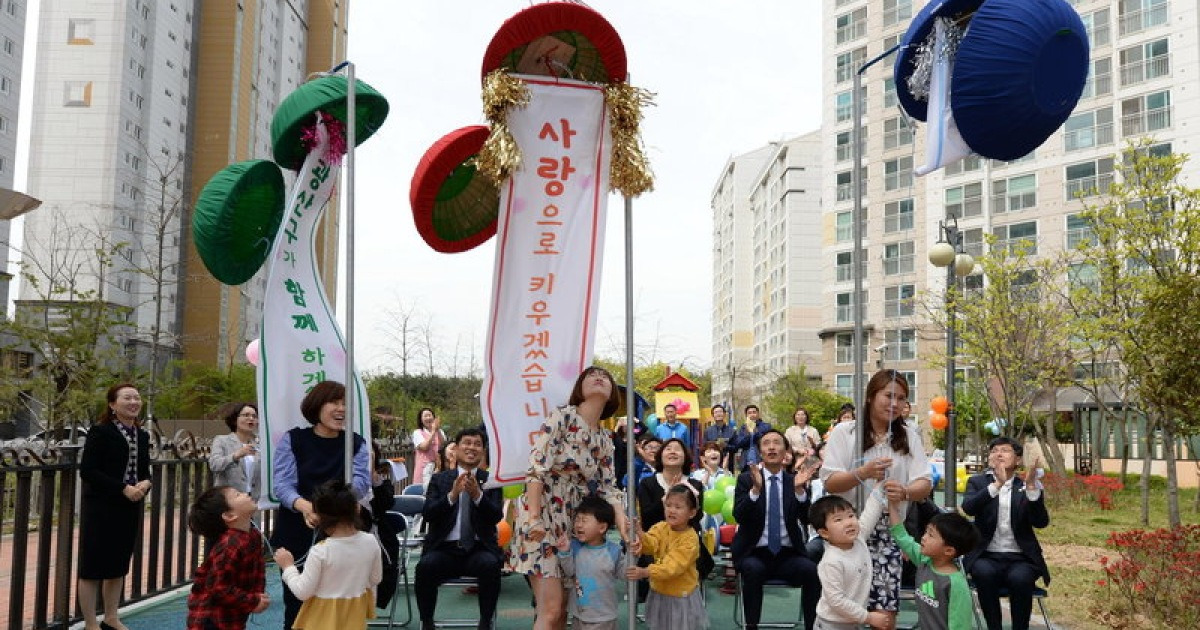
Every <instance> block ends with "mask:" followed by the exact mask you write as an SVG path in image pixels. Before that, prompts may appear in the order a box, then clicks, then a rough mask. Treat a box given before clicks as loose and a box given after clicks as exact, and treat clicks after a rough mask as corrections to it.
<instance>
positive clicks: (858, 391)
mask: <svg viewBox="0 0 1200 630" xmlns="http://www.w3.org/2000/svg"><path fill="white" fill-rule="evenodd" d="M900 46H902V44H897V45H895V46H892V47H891V48H889V49H887V50H886V51H884V53H883V54H882V55H879V56H878V57H876V58H874V59H872V60H870V61H868V62H867V63H864V64H863V65H862V66H861V67H860V68H859V69H858V72H855V73H854V92H853V93H852V94H851V97H852V99H853V102H854V134H853V135H852V136H851V139H850V140H851V142H852V143H853V144H854V146H853V147H852V149H853V154H854V171H853V172H852V173H851V174H850V181H851V182H853V185H854V213H853V216H851V219H852V220H853V221H854V255H853V256H852V257H851V261H850V262H851V263H852V264H853V265H854V293H853V294H852V295H851V296H850V304H851V306H852V307H853V308H854V343H853V344H852V345H851V346H850V349H851V351H852V352H854V413H855V423H856V426H857V427H858V432H857V433H856V434H855V435H856V436H858V437H857V439H855V441H854V442H855V444H854V453H855V456H854V461H855V462H861V460H862V457H863V450H862V437H861V436H862V435H863V433H864V432H866V431H867V427H866V420H865V414H864V413H863V395H864V394H865V392H864V391H863V390H864V389H865V386H866V382H865V378H864V377H865V374H864V372H865V369H864V366H863V300H862V285H863V256H864V253H863V225H862V224H863V218H864V217H863V206H862V199H863V181H862V162H863V149H862V134H863V131H862V117H863V111H862V107H863V104H862V96H861V93H862V75H863V73H864V72H866V71H867V68H870V67H871V66H873V65H875V64H876V63H879V62H880V61H883V60H884V59H886V58H887V57H888V56H889V55H891V54H892V53H894V52H896V51H897V50H898V49H899V48H900ZM863 498H864V497H863V496H862V485H861V484H860V485H859V486H856V491H855V503H856V504H857V505H859V506H861V505H862V504H863Z"/></svg>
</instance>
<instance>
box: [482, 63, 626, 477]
mask: <svg viewBox="0 0 1200 630" xmlns="http://www.w3.org/2000/svg"><path fill="white" fill-rule="evenodd" d="M519 78H521V79H522V80H523V81H525V83H526V84H527V86H528V88H529V91H530V102H529V104H528V105H527V106H526V107H523V108H519V109H518V108H513V109H511V110H510V111H509V113H508V125H509V127H510V129H511V130H512V134H513V138H514V139H515V140H516V143H517V146H519V147H520V149H521V154H522V158H523V159H522V165H521V167H520V168H519V169H518V170H517V171H516V172H515V173H514V174H513V176H512V177H511V178H510V179H509V181H508V182H507V183H506V184H505V185H504V186H502V187H501V191H500V217H499V221H498V223H497V231H496V234H497V244H496V266H495V276H494V278H493V280H492V309H491V317H490V320H489V322H488V337H487V345H486V347H485V348H484V378H483V388H482V390H481V393H480V396H479V401H480V406H481V407H482V410H483V420H484V426H485V427H486V428H487V431H488V435H489V438H490V439H489V444H490V447H489V451H490V455H491V465H492V479H493V480H494V481H495V482H497V483H500V484H504V483H517V482H521V481H524V479H525V471H526V469H527V468H528V466H529V447H530V445H531V444H532V441H533V436H535V435H536V434H537V432H538V431H539V430H540V429H541V425H542V422H543V420H544V418H545V417H546V415H547V414H548V413H549V412H550V410H551V409H553V408H554V407H555V406H558V405H563V404H566V402H567V398H568V396H569V395H570V393H571V391H570V390H571V386H572V385H573V384H574V382H575V378H576V377H577V376H578V375H579V373H580V371H582V370H583V368H585V367H587V366H588V365H589V364H590V363H591V360H592V341H593V339H594V338H595V332H596V310H597V307H598V302H599V297H598V296H599V293H600V270H601V267H602V265H603V254H604V224H605V208H606V204H607V195H608V164H609V153H610V147H609V129H608V120H607V115H606V110H605V107H604V93H603V92H602V91H601V87H600V86H596V85H592V84H588V83H582V82H576V81H566V80H559V81H547V80H543V79H541V78H536V77H525V76H522V77H519Z"/></svg>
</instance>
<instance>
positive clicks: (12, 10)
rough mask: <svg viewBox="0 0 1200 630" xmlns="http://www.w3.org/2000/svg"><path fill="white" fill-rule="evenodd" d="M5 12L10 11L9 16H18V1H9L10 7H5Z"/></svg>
mask: <svg viewBox="0 0 1200 630" xmlns="http://www.w3.org/2000/svg"><path fill="white" fill-rule="evenodd" d="M4 10H5V11H8V14H9V15H16V14H17V2H16V0H9V2H8V6H6V7H4Z"/></svg>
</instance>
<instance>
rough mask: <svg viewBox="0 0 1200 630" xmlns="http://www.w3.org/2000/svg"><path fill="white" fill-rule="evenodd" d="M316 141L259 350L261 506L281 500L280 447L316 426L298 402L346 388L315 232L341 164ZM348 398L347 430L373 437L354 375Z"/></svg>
mask: <svg viewBox="0 0 1200 630" xmlns="http://www.w3.org/2000/svg"><path fill="white" fill-rule="evenodd" d="M317 137H318V143H317V145H316V146H315V147H313V149H312V150H311V151H310V152H309V154H308V157H307V158H306V159H305V160H304V166H303V167H301V169H300V171H299V173H298V174H297V175H296V181H295V183H294V184H293V186H292V194H291V195H290V196H289V198H288V204H287V206H286V212H285V214H284V218H283V225H281V226H280V228H279V233H278V234H276V235H275V243H274V245H273V248H272V250H271V259H270V261H269V262H268V264H269V265H270V267H269V269H268V272H267V288H266V291H265V297H264V298H263V321H262V337H261V341H260V346H259V349H260V350H259V361H258V370H257V373H256V376H257V384H258V413H259V418H260V419H259V427H258V434H259V441H260V444H261V448H260V450H259V455H260V456H261V457H262V462H261V465H260V467H259V470H260V475H261V480H262V497H261V498H260V500H259V504H260V506H262V507H264V508H265V507H272V506H274V505H276V504H277V503H278V498H277V497H276V496H275V492H274V486H273V470H272V469H273V467H274V466H273V465H274V461H275V458H274V455H275V451H276V446H277V445H278V444H279V440H280V439H281V438H282V437H283V435H284V434H285V433H287V432H288V431H289V430H290V429H292V428H295V427H306V426H310V425H309V423H308V421H307V420H305V419H304V416H302V415H300V402H301V401H302V400H303V399H304V396H305V394H307V393H308V391H309V390H311V389H312V388H313V386H314V385H316V384H317V383H319V382H321V381H338V382H341V383H346V343H345V340H344V339H343V338H342V331H341V329H340V328H339V327H338V323H337V320H336V319H335V318H334V309H333V306H332V305H331V304H330V303H329V299H328V298H327V297H326V294H325V288H324V284H323V283H322V281H321V270H320V269H319V268H318V267H317V257H316V250H315V247H316V240H317V227H318V224H319V222H320V218H321V214H322V213H323V212H324V210H325V207H326V205H328V203H329V199H330V197H331V196H332V194H333V190H334V185H335V184H336V183H337V178H338V173H339V172H340V170H341V168H340V166H339V165H336V164H331V163H330V161H329V159H328V157H327V156H326V151H327V149H328V146H329V134H328V132H327V131H326V129H325V125H324V124H323V123H320V122H318V123H317ZM346 392H347V394H346V395H347V396H351V395H353V396H355V399H354V402H355V417H354V418H350V417H347V418H346V425H347V427H350V428H352V429H353V430H354V432H355V433H357V434H359V435H361V436H363V437H364V438H367V439H368V440H369V439H370V436H371V425H370V414H369V413H368V411H367V409H368V407H367V404H368V403H367V391H366V388H365V387H363V383H362V378H361V377H360V375H359V374H358V372H357V371H356V372H355V374H354V381H353V384H350V383H346Z"/></svg>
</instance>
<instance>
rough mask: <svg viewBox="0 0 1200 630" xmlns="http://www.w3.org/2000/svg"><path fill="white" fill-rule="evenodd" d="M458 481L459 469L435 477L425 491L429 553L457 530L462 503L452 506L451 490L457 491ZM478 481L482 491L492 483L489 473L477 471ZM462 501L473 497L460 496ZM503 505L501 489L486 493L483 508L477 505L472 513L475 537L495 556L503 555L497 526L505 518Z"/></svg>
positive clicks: (444, 471) (426, 536)
mask: <svg viewBox="0 0 1200 630" xmlns="http://www.w3.org/2000/svg"><path fill="white" fill-rule="evenodd" d="M457 478H458V469H457V468H455V469H453V470H443V471H442V472H440V473H438V474H436V475H434V476H433V478H432V479H430V480H429V486H428V487H427V488H425V507H424V509H423V510H422V511H421V515H422V516H423V517H424V518H425V525H426V527H427V529H426V532H425V542H424V547H425V549H433V548H435V547H437V546H438V545H440V544H442V543H443V542H445V540H446V536H448V535H449V534H450V530H452V529H454V525H455V524H456V523H455V521H456V519H457V518H458V503H455V504H453V505H451V504H450V499H449V494H450V490H451V489H453V488H454V480H455V479H457ZM475 479H477V480H478V481H479V485H480V486H481V487H482V486H483V484H484V483H486V482H487V480H488V473H487V471H486V470H480V469H476V470H475ZM459 500H460V501H469V500H470V497H469V496H467V495H466V494H463V495H460V496H459ZM503 502H504V496H503V493H502V491H501V490H500V489H499V488H492V489H490V490H484V491H483V497H481V498H480V499H479V505H476V506H475V510H474V511H473V512H472V513H471V526H472V527H473V528H474V529H475V536H476V537H477V538H479V542H480V544H481V545H483V547H484V548H486V549H488V550H490V551H492V552H493V553H496V554H501V555H502V552H501V551H500V543H499V539H498V538H497V534H496V524H497V523H499V522H500V519H502V518H503V517H504V513H503V512H502V511H501V505H502V504H503Z"/></svg>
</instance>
